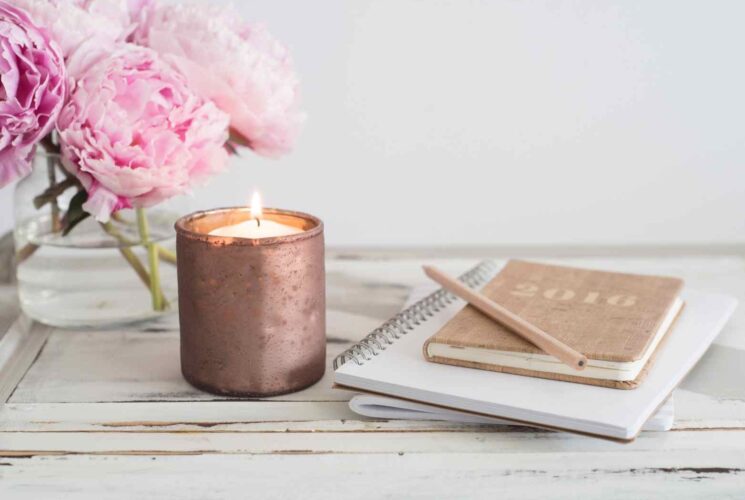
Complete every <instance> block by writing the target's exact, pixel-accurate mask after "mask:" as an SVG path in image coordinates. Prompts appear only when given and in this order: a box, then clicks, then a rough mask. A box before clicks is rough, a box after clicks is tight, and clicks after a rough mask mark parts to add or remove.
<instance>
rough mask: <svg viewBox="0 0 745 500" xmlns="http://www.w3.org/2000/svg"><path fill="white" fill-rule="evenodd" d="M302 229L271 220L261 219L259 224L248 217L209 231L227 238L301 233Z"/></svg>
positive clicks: (272, 236)
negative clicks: (236, 222)
mask: <svg viewBox="0 0 745 500" xmlns="http://www.w3.org/2000/svg"><path fill="white" fill-rule="evenodd" d="M302 232H303V230H302V229H299V228H297V227H294V226H288V225H287V224H282V223H280V222H275V221H273V220H268V219H261V224H259V223H258V221H257V220H256V219H250V220H247V221H243V222H241V223H238V224H233V225H231V226H222V227H218V228H216V229H213V230H212V231H210V233H209V234H210V235H212V236H226V237H229V238H252V239H256V238H275V237H277V236H287V235H289V234H297V233H302Z"/></svg>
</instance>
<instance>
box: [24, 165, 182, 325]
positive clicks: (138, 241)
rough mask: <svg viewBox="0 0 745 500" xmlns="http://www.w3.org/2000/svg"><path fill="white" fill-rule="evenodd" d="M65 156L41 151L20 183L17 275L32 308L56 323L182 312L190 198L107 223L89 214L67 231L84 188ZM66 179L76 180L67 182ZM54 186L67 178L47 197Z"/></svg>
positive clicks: (123, 213) (120, 321)
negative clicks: (180, 260)
mask: <svg viewBox="0 0 745 500" xmlns="http://www.w3.org/2000/svg"><path fill="white" fill-rule="evenodd" d="M58 160H59V158H58V156H57V155H54V154H46V153H37V154H36V156H35V158H34V164H33V170H32V172H31V174H30V175H29V176H27V177H26V178H25V179H23V180H22V181H21V182H19V183H18V185H17V187H16V190H15V199H14V207H15V230H14V236H15V246H16V265H17V267H16V276H17V281H18V295H19V299H20V304H21V308H22V309H23V311H24V313H26V315H28V316H29V317H31V318H33V319H35V320H38V321H40V322H42V323H46V324H49V325H53V326H59V327H68V328H73V327H74V328H102V327H103V328H106V327H114V326H120V325H124V324H128V323H132V322H138V321H143V320H147V319H152V318H155V317H158V316H161V315H164V314H169V313H172V312H174V311H175V309H176V306H177V304H178V300H177V295H176V293H177V286H176V266H175V251H174V249H175V232H174V229H173V223H174V222H175V220H176V219H177V218H178V217H179V216H180V215H183V214H184V213H185V211H186V210H185V208H184V206H183V205H184V203H183V200H181V201H176V202H171V203H169V202H167V203H165V204H161V205H158V206H156V207H152V208H148V209H147V210H143V211H139V212H137V211H135V210H120V211H119V212H117V213H116V214H115V215H114V217H112V219H111V220H110V221H109V222H108V223H107V224H101V223H99V222H97V221H96V220H95V218H94V217H92V216H91V217H87V218H85V219H84V220H82V221H81V222H79V223H78V224H77V225H75V226H74V227H72V228H71V229H70V231H69V233H67V234H63V229H62V228H63V227H65V223H64V222H65V220H66V219H65V218H66V217H68V216H69V215H70V214H68V209H69V208H70V202H71V200H72V199H73V196H74V195H75V194H76V192H77V189H78V188H77V187H76V186H75V185H74V184H73V181H74V179H71V178H69V177H68V176H67V175H66V174H65V172H64V171H63V169H62V168H61V165H60V164H59V161H58ZM65 181H68V183H69V184H71V185H70V186H68V187H67V188H66V189H62V188H63V187H64V186H65V184H64V183H65ZM50 186H60V187H59V188H58V190H57V191H58V192H59V194H58V192H57V191H55V192H54V198H53V199H52V200H51V201H50V200H49V197H48V196H47V197H46V199H44V200H42V199H40V194H42V193H49V192H50ZM42 202H43V204H42ZM39 205H41V206H39ZM37 207H38V208H37ZM71 213H72V210H71ZM143 225H144V226H143ZM143 229H144V237H143V231H142V230H143ZM154 256H155V258H154ZM152 278H155V279H154V280H153V279H152Z"/></svg>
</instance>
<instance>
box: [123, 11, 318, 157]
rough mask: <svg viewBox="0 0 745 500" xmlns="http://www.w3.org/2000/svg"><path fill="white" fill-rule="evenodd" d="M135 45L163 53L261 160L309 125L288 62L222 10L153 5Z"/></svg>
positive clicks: (264, 37)
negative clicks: (302, 125) (228, 120)
mask: <svg viewBox="0 0 745 500" xmlns="http://www.w3.org/2000/svg"><path fill="white" fill-rule="evenodd" d="M134 41H135V42H137V43H140V44H142V45H145V46H148V47H150V48H152V49H154V50H155V51H156V52H158V53H159V54H160V55H161V56H162V57H163V58H164V59H166V60H167V61H168V62H169V63H171V64H172V65H174V66H175V67H176V68H178V70H179V71H181V72H182V73H183V74H184V75H186V78H187V79H188V81H189V84H190V85H191V86H192V87H193V88H194V89H196V91H197V92H198V93H199V94H200V95H201V96H202V97H204V98H207V99H211V100H213V101H214V102H215V103H216V104H217V106H218V107H219V108H220V109H222V110H223V111H225V112H227V113H229V114H230V125H231V128H232V129H233V132H234V133H236V132H237V134H238V135H240V136H241V137H242V138H243V139H245V141H244V142H246V143H247V145H248V146H249V147H251V148H252V149H254V150H255V151H256V152H258V153H259V154H263V155H266V156H273V157H275V156H279V155H281V154H283V153H286V152H288V151H289V150H290V149H291V148H292V146H293V143H294V141H295V138H296V136H297V134H298V132H299V130H300V126H301V124H302V122H303V121H304V118H305V117H304V114H303V113H301V112H300V111H299V110H298V80H297V77H296V75H295V72H294V70H293V66H292V61H291V58H290V55H289V53H288V51H287V49H285V47H284V46H282V45H281V44H280V43H279V42H278V41H277V40H275V39H274V38H272V37H271V35H270V34H269V33H268V32H267V30H266V29H265V28H264V27H263V26H250V25H248V24H246V23H244V22H243V21H242V20H241V19H240V16H238V15H237V13H236V12H235V11H233V10H232V9H229V8H226V7H225V6H217V5H211V6H201V5H200V6H198V5H167V4H162V5H161V4H157V3H156V4H154V5H153V6H151V7H150V8H148V9H146V14H145V15H144V16H143V22H142V23H141V25H140V26H139V28H138V29H137V30H136V31H135V33H134Z"/></svg>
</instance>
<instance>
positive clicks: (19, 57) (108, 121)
mask: <svg viewBox="0 0 745 500" xmlns="http://www.w3.org/2000/svg"><path fill="white" fill-rule="evenodd" d="M0 43H1V44H2V49H3V50H2V52H0V65H2V68H1V69H0V75H2V76H0V92H2V94H1V95H0V106H1V107H2V113H0V187H3V186H5V185H7V184H8V183H10V182H11V181H13V180H14V179H16V178H19V177H22V176H24V175H26V174H28V173H29V171H30V170H31V160H32V156H33V154H34V151H35V148H36V147H41V148H44V150H45V151H46V153H47V154H48V155H49V156H48V157H49V158H54V160H53V161H48V169H49V172H48V173H49V175H48V178H49V182H50V184H49V186H48V188H47V189H45V190H44V191H43V192H41V193H39V194H38V196H36V198H35V199H34V205H35V206H36V207H37V209H42V208H44V209H47V207H48V209H49V210H51V214H52V230H53V231H56V232H59V233H60V234H62V235H65V234H67V233H69V232H70V231H72V230H73V229H74V227H75V226H76V225H77V224H78V223H80V222H81V221H82V220H84V219H86V218H87V217H89V216H93V217H94V218H95V219H96V220H97V221H98V223H99V224H100V225H101V228H102V230H104V231H107V232H108V233H109V234H110V235H112V236H113V237H115V238H122V235H121V234H120V233H118V232H117V230H116V229H115V228H114V227H113V226H112V225H111V222H110V219H112V218H116V217H117V212H118V211H119V210H121V209H124V208H131V209H134V210H135V211H136V214H137V227H138V230H139V236H140V239H141V241H140V243H141V244H142V245H144V246H145V247H146V248H147V255H148V263H147V267H146V266H145V265H144V264H142V263H141V262H139V259H138V258H137V256H136V255H135V254H134V253H132V252H131V251H122V254H123V255H124V257H125V258H126V259H127V261H128V262H129V263H130V264H131V265H132V267H133V268H134V269H135V271H137V273H138V275H139V276H140V278H142V280H143V282H144V283H146V284H147V285H148V286H149V287H150V291H151V294H152V299H153V306H154V308H155V309H163V308H164V307H165V306H166V304H165V299H164V297H163V294H162V292H161V291H160V290H159V284H158V268H157V266H158V261H159V260H161V259H166V260H173V259H175V256H173V255H172V254H170V252H168V251H166V250H165V249H164V248H160V247H159V246H158V245H157V244H155V243H153V242H152V241H151V240H150V238H149V235H148V225H147V218H146V214H145V211H144V209H146V208H147V207H152V206H154V205H156V204H158V203H160V202H162V201H164V200H166V199H168V198H170V197H173V196H175V195H179V194H182V193H186V192H188V191H189V190H190V189H191V188H192V187H193V186H195V185H198V184H200V183H203V182H204V181H205V180H206V179H208V178H209V177H210V176H212V175H213V174H216V173H218V172H221V171H222V170H224V168H225V166H226V163H227V160H228V158H229V155H231V154H234V153H236V152H237V151H238V150H239V149H240V148H243V147H247V148H250V149H251V150H253V151H255V152H256V153H258V154H260V155H264V156H269V157H277V156H280V155H282V154H284V153H286V152H288V151H289V150H290V149H291V148H292V146H293V142H294V140H295V138H296V136H297V134H298V132H299V129H300V127H301V125H302V122H303V119H304V115H303V113H302V112H300V110H299V109H298V81H297V78H296V76H295V72H294V70H293V66H292V61H291V58H290V55H289V54H288V52H287V50H286V49H285V48H284V46H283V45H282V44H280V43H279V42H278V41H277V40H275V39H274V38H273V37H272V36H271V35H270V34H269V33H268V32H267V30H266V29H265V28H264V27H263V26H261V25H251V24H247V23H245V22H244V21H242V20H241V18H240V16H238V15H236V13H235V12H234V11H233V9H231V8H226V7H218V6H210V5H204V4H201V5H194V4H172V3H161V2H159V1H157V0H12V1H5V0H0ZM68 190H75V195H74V196H73V197H72V198H71V201H70V203H69V206H68V207H66V208H65V209H64V210H63V209H62V207H60V206H59V203H58V198H59V197H60V195H61V194H62V193H64V192H67V191H68ZM34 250H35V248H34V245H33V244H29V245H28V246H27V248H25V249H23V250H22V251H21V252H19V258H20V259H23V258H28V257H29V256H30V255H31V254H32V253H33V252H34Z"/></svg>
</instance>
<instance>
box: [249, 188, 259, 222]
mask: <svg viewBox="0 0 745 500" xmlns="http://www.w3.org/2000/svg"><path fill="white" fill-rule="evenodd" d="M261 216H262V210H261V195H260V194H259V192H258V191H254V194H253V195H252V196H251V218H252V219H256V220H257V221H260V220H261Z"/></svg>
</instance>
